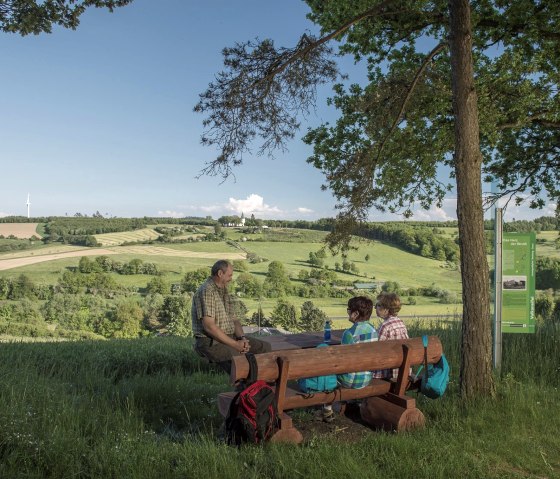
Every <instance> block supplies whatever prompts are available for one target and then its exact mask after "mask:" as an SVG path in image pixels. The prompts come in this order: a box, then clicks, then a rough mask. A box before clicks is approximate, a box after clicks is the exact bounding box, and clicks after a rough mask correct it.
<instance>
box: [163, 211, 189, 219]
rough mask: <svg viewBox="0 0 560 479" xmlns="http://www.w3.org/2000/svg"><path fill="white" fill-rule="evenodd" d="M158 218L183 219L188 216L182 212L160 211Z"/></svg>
mask: <svg viewBox="0 0 560 479" xmlns="http://www.w3.org/2000/svg"><path fill="white" fill-rule="evenodd" d="M158 216H162V217H163V218H183V217H184V216H186V215H185V213H182V212H180V211H170V210H165V211H158Z"/></svg>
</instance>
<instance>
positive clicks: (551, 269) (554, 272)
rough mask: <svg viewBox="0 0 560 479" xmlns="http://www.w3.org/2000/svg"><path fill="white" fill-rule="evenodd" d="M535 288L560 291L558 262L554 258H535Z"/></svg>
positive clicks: (559, 263)
mask: <svg viewBox="0 0 560 479" xmlns="http://www.w3.org/2000/svg"><path fill="white" fill-rule="evenodd" d="M535 279H536V288H537V289H548V288H552V289H560V261H559V260H557V259H555V258H548V257H544V258H542V257H541V258H537V264H536V274H535Z"/></svg>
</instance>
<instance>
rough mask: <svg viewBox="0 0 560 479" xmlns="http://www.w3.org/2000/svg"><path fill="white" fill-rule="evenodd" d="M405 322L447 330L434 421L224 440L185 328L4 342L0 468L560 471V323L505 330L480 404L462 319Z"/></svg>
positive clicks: (203, 472)
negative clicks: (468, 394) (464, 351)
mask: <svg viewBox="0 0 560 479" xmlns="http://www.w3.org/2000/svg"><path fill="white" fill-rule="evenodd" d="M408 326H409V331H410V333H411V336H417V335H419V334H422V333H424V332H428V331H429V332H430V334H436V335H438V336H439V337H440V338H441V340H442V343H443V346H444V351H445V353H446V355H447V357H448V359H449V362H450V364H451V367H452V373H451V383H450V386H449V389H448V391H447V393H446V395H445V396H444V397H443V398H441V399H439V400H429V399H426V398H424V397H422V396H420V397H418V399H417V400H418V405H419V408H420V409H421V410H422V411H423V412H424V414H425V415H426V419H427V422H426V427H425V429H423V430H418V431H413V432H409V433H404V434H392V433H386V432H379V431H374V430H371V429H367V430H366V431H365V432H364V433H363V434H361V435H359V436H356V435H350V434H349V431H348V426H346V425H347V424H348V423H347V422H345V423H344V424H345V427H338V428H337V426H336V420H335V422H334V423H333V426H332V428H331V429H330V432H328V433H327V434H314V433H312V432H311V433H308V434H307V435H306V436H305V441H304V443H303V444H302V445H299V446H296V445H274V444H267V445H266V446H264V447H258V446H243V447H241V448H235V447H232V446H228V445H226V444H225V443H223V442H222V441H221V439H220V428H221V424H222V419H221V418H220V417H219V414H218V412H217V407H216V403H215V400H216V396H217V394H218V393H219V392H221V391H224V390H228V389H229V385H228V384H227V379H226V377H225V375H223V374H221V373H219V372H218V371H216V370H214V369H213V368H212V367H210V366H209V365H208V364H206V363H205V362H203V361H202V360H201V359H200V358H199V357H198V356H196V354H195V353H194V352H193V351H192V344H191V341H190V340H189V339H184V338H176V337H153V338H144V339H135V340H112V341H80V342H64V343H23V342H14V343H5V344H3V345H2V347H1V348H0V376H1V377H2V381H1V382H0V400H1V402H2V408H0V477H5V478H57V479H58V478H70V477H80V478H92V479H93V478H100V477H104V478H105V477H115V478H117V477H118V478H136V479H143V478H154V477H158V478H165V479H167V478H169V479H174V478H177V479H178V478H187V477H208V478H288V477H289V478H292V477H309V478H326V477H363V478H366V477H367V478H384V479H387V478H407V477H415V478H430V479H434V478H455V477H457V478H459V477H460V478H473V479H474V478H476V479H479V478H482V477H484V478H535V479H536V478H555V477H560V454H558V452H559V451H560V435H559V434H558V430H559V429H560V415H558V408H559V407H560V395H559V392H558V388H559V387H560V370H559V369H558V357H559V353H560V328H559V327H558V325H557V324H556V325H555V324H553V323H549V324H547V325H540V326H539V328H538V330H537V333H536V334H534V335H505V336H504V343H503V354H504V357H503V367H502V371H501V374H500V375H498V376H497V391H496V395H495V397H494V398H487V399H480V400H477V401H473V402H470V403H465V402H463V401H461V400H460V399H459V397H458V385H457V383H458V370H459V366H458V364H459V355H460V353H459V337H460V325H459V324H458V323H455V324H454V325H453V324H451V325H448V324H446V325H442V324H440V323H437V322H435V323H432V324H431V325H429V326H427V327H426V325H425V326H424V327H421V326H420V323H419V322H416V321H415V322H408ZM294 420H295V424H296V427H297V426H298V425H300V427H302V426H303V425H305V424H306V423H307V424H309V423H313V422H314V421H315V417H314V411H312V410H309V411H301V412H300V413H298V414H294ZM305 430H308V431H309V430H311V431H312V428H308V427H307V428H305Z"/></svg>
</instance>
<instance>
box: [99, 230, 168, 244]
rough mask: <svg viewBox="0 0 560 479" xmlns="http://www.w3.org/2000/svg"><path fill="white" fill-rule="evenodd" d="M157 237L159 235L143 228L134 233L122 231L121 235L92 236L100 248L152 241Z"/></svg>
mask: <svg viewBox="0 0 560 479" xmlns="http://www.w3.org/2000/svg"><path fill="white" fill-rule="evenodd" d="M159 236H160V235H159V233H157V232H156V231H154V230H153V229H151V228H143V229H140V230H136V231H123V232H121V233H104V234H99V235H94V237H95V239H96V240H97V242H98V243H99V244H100V245H101V246H116V245H120V244H123V243H134V242H138V241H148V240H154V239H156V238H158V237H159Z"/></svg>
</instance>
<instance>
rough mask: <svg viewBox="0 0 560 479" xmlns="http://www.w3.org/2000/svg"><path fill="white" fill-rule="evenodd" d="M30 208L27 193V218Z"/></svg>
mask: <svg viewBox="0 0 560 479" xmlns="http://www.w3.org/2000/svg"><path fill="white" fill-rule="evenodd" d="M30 206H31V201H29V193H27V217H28V218H29V207H30Z"/></svg>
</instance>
